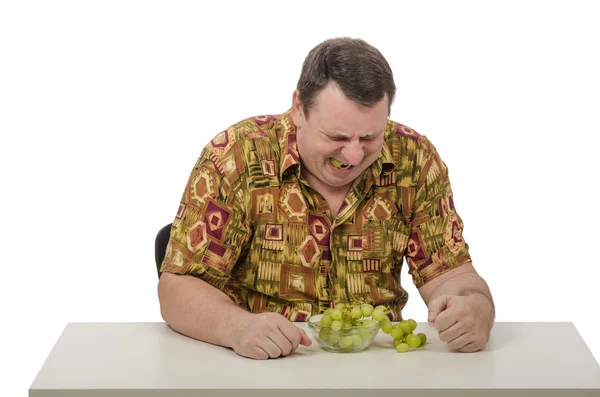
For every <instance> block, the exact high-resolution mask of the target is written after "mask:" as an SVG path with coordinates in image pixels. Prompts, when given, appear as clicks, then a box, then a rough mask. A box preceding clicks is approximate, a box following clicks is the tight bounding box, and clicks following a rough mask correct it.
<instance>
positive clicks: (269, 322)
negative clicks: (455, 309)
mask: <svg viewBox="0 0 600 397" xmlns="http://www.w3.org/2000/svg"><path fill="white" fill-rule="evenodd" d="M158 297H159V301H160V309H161V315H162V317H163V319H164V320H165V321H166V322H167V323H168V324H169V325H170V326H171V328H173V329H174V330H175V331H177V332H179V333H182V334H184V335H187V336H189V337H191V338H194V339H198V340H201V341H205V342H208V343H212V344H215V345H220V346H225V347H231V348H233V349H234V350H235V352H236V353H238V354H239V355H241V356H245V357H250V358H256V359H266V358H269V357H271V358H275V357H279V356H286V355H288V354H290V353H291V352H292V351H294V350H295V349H296V348H297V347H298V345H299V344H302V345H306V346H308V345H310V344H311V340H310V338H309V337H308V336H307V335H306V333H304V331H303V330H301V329H299V328H298V327H296V326H295V325H294V324H292V323H291V322H290V321H289V320H288V319H286V318H285V317H283V316H282V315H280V314H279V313H261V314H252V313H249V312H247V311H245V310H243V309H242V308H240V307H239V306H237V305H236V304H235V303H234V302H233V301H232V300H231V299H230V298H229V297H228V296H227V295H225V294H224V293H223V292H222V291H220V290H218V289H217V288H215V287H213V286H212V285H210V284H209V283H207V282H206V281H203V280H201V279H199V278H197V277H194V276H190V275H177V274H172V273H167V272H164V273H163V274H162V275H161V277H160V280H159V282H158Z"/></svg>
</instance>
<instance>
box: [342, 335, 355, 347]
mask: <svg viewBox="0 0 600 397" xmlns="http://www.w3.org/2000/svg"><path fill="white" fill-rule="evenodd" d="M339 343H340V347H341V348H342V349H346V348H348V347H350V346H352V343H353V342H352V337H351V336H342V338H341V339H340V342H339Z"/></svg>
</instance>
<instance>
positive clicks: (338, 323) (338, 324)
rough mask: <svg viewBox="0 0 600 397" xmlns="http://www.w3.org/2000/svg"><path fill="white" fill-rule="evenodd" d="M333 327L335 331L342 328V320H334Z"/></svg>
mask: <svg viewBox="0 0 600 397" xmlns="http://www.w3.org/2000/svg"><path fill="white" fill-rule="evenodd" d="M331 329H332V330H334V331H336V332H337V331H339V330H340V329H342V322H341V321H340V320H334V321H333V322H332V323H331Z"/></svg>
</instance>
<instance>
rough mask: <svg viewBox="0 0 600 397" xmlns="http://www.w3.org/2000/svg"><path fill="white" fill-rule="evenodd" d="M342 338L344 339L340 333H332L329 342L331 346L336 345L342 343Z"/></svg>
mask: <svg viewBox="0 0 600 397" xmlns="http://www.w3.org/2000/svg"><path fill="white" fill-rule="evenodd" d="M341 338H342V336H341V335H340V334H339V333H338V332H332V333H330V334H329V336H328V338H327V341H328V342H329V343H330V344H331V345H335V344H336V343H338V342H339V341H340V339H341Z"/></svg>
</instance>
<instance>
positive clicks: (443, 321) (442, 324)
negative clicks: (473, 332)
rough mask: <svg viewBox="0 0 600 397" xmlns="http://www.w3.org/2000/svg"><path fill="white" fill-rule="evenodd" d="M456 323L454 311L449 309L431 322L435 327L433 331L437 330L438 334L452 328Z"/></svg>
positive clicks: (456, 317) (456, 318)
mask: <svg viewBox="0 0 600 397" xmlns="http://www.w3.org/2000/svg"><path fill="white" fill-rule="evenodd" d="M457 322H458V316H457V315H456V313H455V311H454V310H452V309H451V308H450V309H446V310H444V311H443V312H441V313H440V314H438V316H437V317H436V318H435V321H434V322H433V325H434V326H435V329H437V330H438V331H439V332H443V331H445V330H447V329H449V328H450V327H452V326H453V325H454V324H456V323H457Z"/></svg>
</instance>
